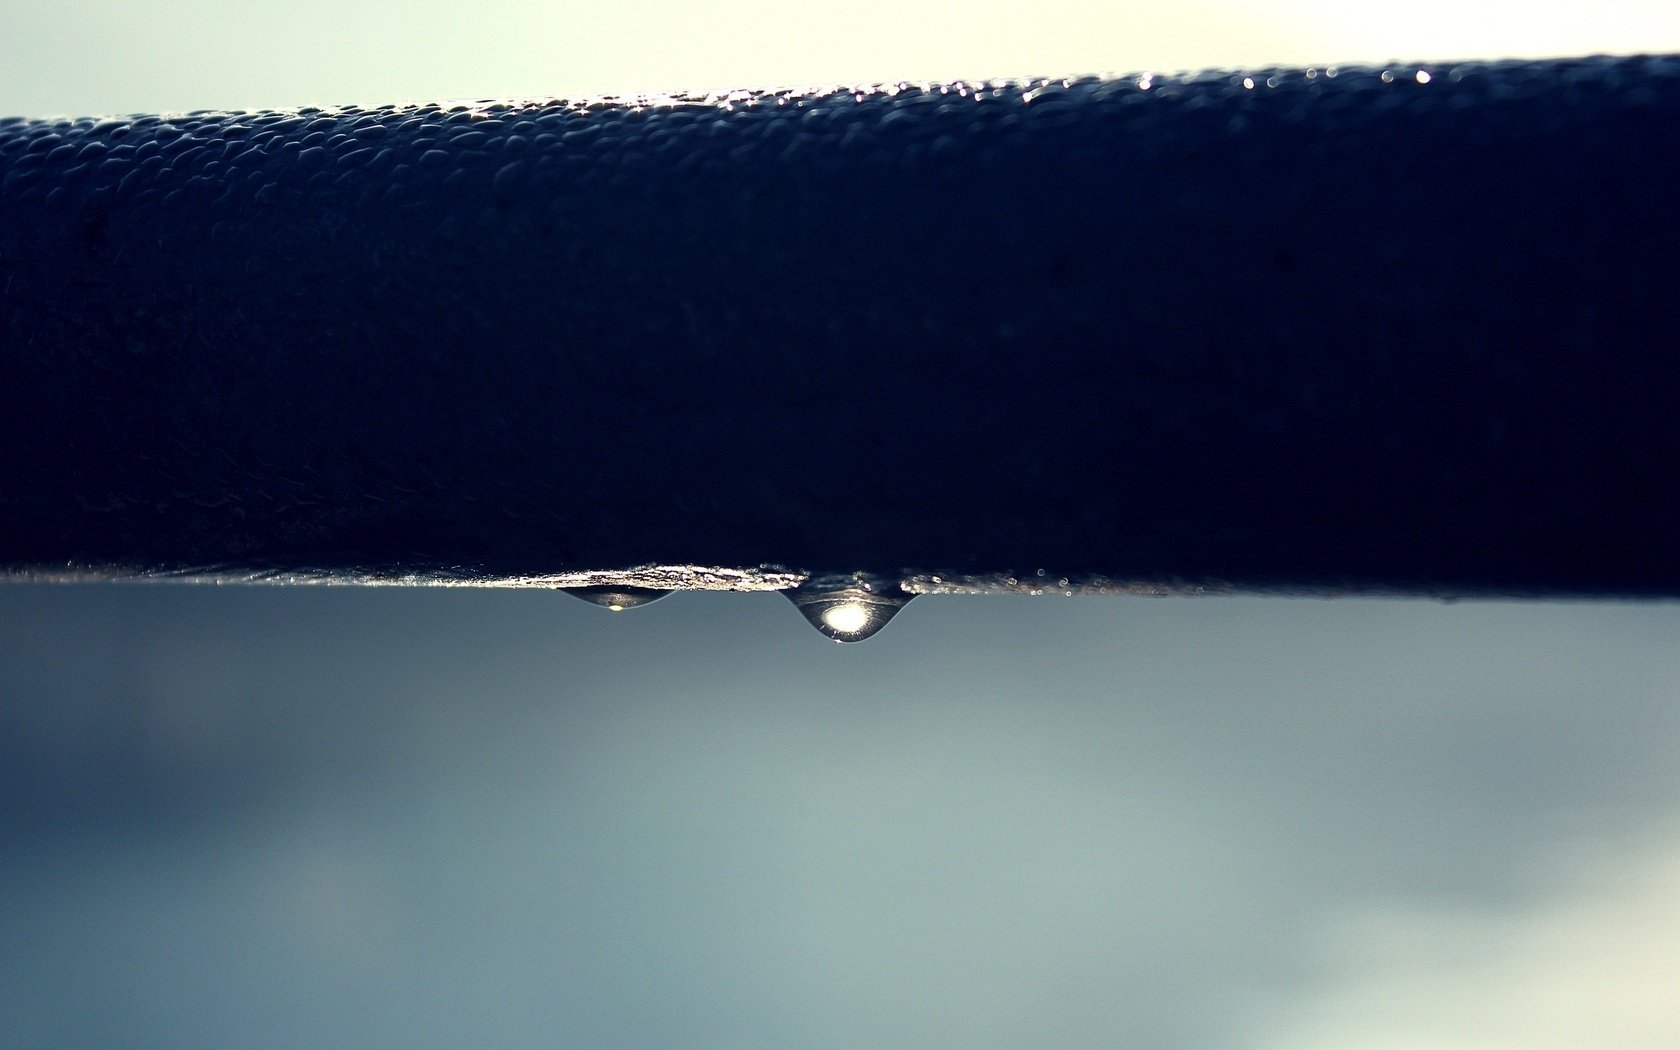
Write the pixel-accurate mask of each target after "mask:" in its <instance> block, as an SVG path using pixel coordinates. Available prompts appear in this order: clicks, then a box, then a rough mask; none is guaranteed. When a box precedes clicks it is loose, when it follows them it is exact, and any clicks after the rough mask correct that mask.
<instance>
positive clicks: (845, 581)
mask: <svg viewBox="0 0 1680 1050" xmlns="http://www.w3.org/2000/svg"><path fill="white" fill-rule="evenodd" d="M783 593H784V594H786V595H787V596H788V600H789V601H791V602H793V604H794V607H795V608H797V609H798V610H799V612H800V613H801V614H802V615H803V616H804V617H805V619H806V620H807V621H809V622H810V624H811V626H812V627H815V628H816V629H817V630H818V631H821V632H822V633H823V635H824V636H825V637H828V638H832V639H834V640H835V641H836V642H861V641H863V640H864V639H865V638H868V637H870V636H872V635H874V634H875V633H876V632H877V631H879V630H880V629H881V628H883V627H885V626H886V625H887V621H889V620H891V619H892V618H893V617H894V616H895V615H897V613H898V610H900V609H902V608H904V606H905V605H907V604H909V602H910V599H912V598H914V597H915V595H914V594H911V593H909V592H908V591H906V590H904V588H903V587H901V586H899V583H898V581H897V580H896V579H888V578H886V577H882V576H875V575H872V574H869V573H862V572H853V573H824V574H816V575H813V576H811V577H810V578H808V579H807V580H806V581H805V582H804V583H802V584H800V585H799V586H798V587H795V588H794V589H792V590H790V591H784V592H783Z"/></svg>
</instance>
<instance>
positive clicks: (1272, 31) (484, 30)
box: [0, 0, 1680, 116]
mask: <svg viewBox="0 0 1680 1050" xmlns="http://www.w3.org/2000/svg"><path fill="white" fill-rule="evenodd" d="M1665 50H1668V51H1673V50H1680V7H1677V6H1676V5H1675V4H1672V3H1668V2H1666V0H1601V2H1597V3H1592V4H1581V3H1569V4H1562V3H1548V2H1546V0H1536V2H1526V3H1525V2H1518V0H1503V2H1487V0H1481V2H1478V0H1412V2H1406V3H1348V2H1346V0H1280V2H1276V3H1265V4H1257V3H1238V2H1231V0H1226V2H1218V0H1175V2H1172V3H1163V2H1149V3H1135V2H1124V0H1073V2H1063V3H1057V4H1053V5H1048V6H1039V7H1035V6H1033V5H1030V4H1025V3H1020V2H1005V0H973V2H964V3H949V2H944V3H902V2H899V0H856V2H847V3H842V4H824V5H813V6H810V7H802V6H800V5H798V4H792V3H787V2H786V0H731V2H730V3H727V4H723V3H697V2H693V0H649V2H643V3H623V4H579V3H567V2H559V3H539V2H535V0H523V2H500V3H498V2H485V3H479V4H455V3H438V2H436V0H400V2H399V0H378V2H373V3H353V2H352V3H336V2H326V0H298V2H293V3H285V4H272V5H264V6H257V5H243V4H237V3H222V2H214V3H213V2H208V0H163V2H159V3H149V4H111V3H104V2H95V0H64V2H62V3H51V4H48V3H38V2H37V3H20V2H18V0H5V2H4V3H3V4H0V110H4V111H5V112H9V113H17V114H24V115H31V116H36V115H44V114H48V113H104V112H122V113H127V112H140V111H162V110H186V109H198V108H246V107H263V106H285V105H305V104H311V103H314V104H333V103H344V102H391V101H399V100H407V99H437V98H482V97H490V96H503V95H519V96H546V95H561V96H573V95H582V94H594V93H608V92H638V91H669V90H679V89H687V88H731V87H742V86H761V85H773V84H803V83H826V82H832V81H842V82H850V81H857V80H872V79H873V80H886V79H920V78H951V77H990V76H1003V75H1020V74H1040V75H1042V74H1046V73H1080V72H1101V71H1116V72H1126V71H1133V70H1142V69H1175V68H1199V67H1205V66H1222V65H1254V64H1262V63H1282V64H1300V65H1310V64H1315V63H1316V64H1326V63H1336V62H1341V63H1347V62H1355V61H1364V62H1384V61H1389V60H1414V59H1415V60H1423V59H1427V60H1431V61H1441V60H1447V59H1454V58H1489V57H1510V56H1518V55H1531V56H1532V55H1576V54H1590V53H1598V52H1606V53H1617V54H1627V53H1635V52H1643V51H1665Z"/></svg>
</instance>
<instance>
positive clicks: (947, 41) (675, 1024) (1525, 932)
mask: <svg viewBox="0 0 1680 1050" xmlns="http://www.w3.org/2000/svg"><path fill="white" fill-rule="evenodd" d="M1677 11H1680V9H1677V8H1676V7H1675V6H1674V5H1670V4H1656V3H1651V4H1640V3H1630V2H1625V0H1621V2H1617V0H1612V2H1603V3H1597V4H1593V5H1590V6H1570V7H1561V6H1558V7H1551V6H1546V5H1544V4H1532V3H1529V4H1517V3H1507V4H1490V3H1475V2H1472V0H1461V2H1453V3H1448V2H1439V0H1428V2H1422V3H1409V4H1380V5H1379V4H1348V3H1332V2H1330V0H1312V2H1290V3H1272V4H1267V5H1264V6H1255V5H1237V4H1214V3H1199V4H1196V3H1190V4H1163V3H1148V4H1124V3H1103V4H1099V3H1073V4H1065V3H1064V4H1060V5H1055V6H1053V7H1051V8H1046V9H1035V8H1032V7H1029V6H1026V5H1022V4H1002V3H989V2H982V3H971V4H964V5H961V6H957V5H948V6H939V5H919V6H918V5H905V4H898V3H888V2H874V0H870V2H863V3H856V4H849V5H843V6H841V5H822V6H819V7H811V8H802V7H799V6H796V5H789V4H785V3H778V4H769V3H763V2H761V0H747V2H744V3H732V4H729V5H715V6H701V5H692V4H676V3H650V4H643V5H636V6H630V5H617V6H599V7H581V6H573V5H567V4H553V5H538V4H513V3H508V4H496V3H484V4H479V5H475V6H470V7H469V6H458V5H441V4H432V3H429V2H426V0H418V2H405V3H402V4H396V3H382V4H369V5H360V6H357V5H354V4H333V5H328V4H322V3H298V4H290V5H275V6H273V7H271V8H264V9H256V8H253V9H249V10H242V9H240V8H238V7H230V6H228V5H225V4H208V3H203V4H200V3H189V2H183V0H169V2H164V3H158V4H151V5H144V6H141V5H123V6H119V5H108V4H93V3H88V2H70V3H58V4H55V5H52V6H51V7H48V6H46V5H42V4H36V5H27V6H25V5H20V4H16V3H13V2H11V0H0V112H6V113H23V114H37V115H38V114H46V113H63V112H71V113H94V112H135V111H146V110H172V109H174V110H183V109H195V108H211V107H223V108H231V107H244V106H267V105H285V104H305V103H334V102H346V101H391V100H399V99H409V98H450V97H485V96H493V95H504V94H505V95H549V94H553V95H576V94H587V93H595V92H613V91H638V90H669V89H681V88H685V87H699V88H705V87H728V86H740V85H753V84H767V83H800V82H824V81H832V80H843V81H844V80H859V79H897V78H905V79H915V78H922V77H930V78H931V77H948V76H993V75H1007V74H1022V73H1043V72H1063V71H1068V72H1072V71H1091V70H1102V69H1112V70H1131V69H1146V68H1154V69H1165V68H1174V67H1199V66H1207V65H1243V64H1260V63H1271V62H1278V63H1301V64H1310V63H1321V64H1322V63H1330V62H1344V63H1345V62H1351V61H1359V60H1367V61H1385V60H1389V59H1399V60H1429V61H1439V60H1447V59H1451V58H1455V57H1501V56H1519V55H1564V54H1582V53H1592V52H1620V53H1627V52H1638V51H1664V50H1668V51H1680V13H1677ZM1677 643H1680V606H1676V605H1675V604H1673V603H1663V604H1647V605H1626V604H1590V603H1569V604H1492V603H1460V604H1454V605H1442V604H1436V603H1430V602H1400V601H1365V600H1359V601H1353V600H1346V601H1338V602H1321V601H1302V600H1295V601H1290V600H1278V599H1248V598H1245V599H1200V600H1145V599H1118V598H1116V599H1095V598H1087V599H1039V600H1031V599H1005V598H992V599H959V598H950V599H936V598H925V599H921V600H919V601H917V602H915V603H913V604H912V605H911V606H910V607H909V608H907V609H906V610H905V612H904V613H903V614H902V615H901V616H900V617H899V619H898V621H897V622H895V623H894V624H893V625H892V626H891V627H889V628H888V629H887V630H886V631H885V632H884V633H883V634H882V635H881V636H880V637H878V638H876V639H873V640H871V641H869V642H867V643H864V644H861V645H857V646H850V647H845V648H841V647H837V646H835V645H833V644H831V643H828V642H825V641H824V640H822V639H821V638H820V637H819V636H817V635H816V633H815V632H813V631H811V630H810V629H809V628H808V627H807V626H805V625H804V623H803V622H802V621H801V620H800V619H799V617H798V616H797V614H796V613H795V612H794V610H793V608H792V607H791V606H790V605H789V604H788V603H787V602H786V601H785V600H784V599H782V598H780V597H778V596H775V595H763V594H760V595H677V596H674V597H672V598H670V599H668V600H666V601H664V602H661V603H659V604H657V605H654V606H651V607H649V608H647V609H643V610H636V611H633V612H629V613H625V614H623V615H621V616H612V615H610V614H607V613H605V612H602V611H600V610H597V609H593V608H590V607H588V606H585V605H584V604H583V603H581V602H576V601H573V600H571V599H569V598H566V597H564V596H561V595H551V594H537V593H497V592H461V591H447V592H445V591H398V590H348V589H333V590H324V589H299V588H294V589H278V588H276V589H244V588H209V587H188V586H176V587H168V586H108V587H89V586H74V587H71V586H66V587H48V586H21V585H18V586H6V587H0V1043H3V1044H6V1045H18V1046H30V1047H107V1046H126V1045H151V1046H166V1047H217V1048H224V1047H243V1046H275V1047H282V1046H285V1047H292V1046H311V1047H404V1048H408V1047H419V1046H465V1045H482V1046H586V1047H673V1048H676V1047H683V1048H690V1047H760V1046H762V1047H835V1048H849V1047H886V1048H892V1047H944V1046H974V1047H986V1046H995V1047H1020V1046H1033V1047H1094V1046H1140V1047H1151V1048H1174V1047H1185V1048H1198V1050H1200V1048H1227V1047H1228V1048H1233V1050H1318V1048H1324V1050H1333V1048H1334V1050H1340V1048H1346V1047H1360V1048H1362V1050H1373V1048H1374V1050H1388V1048H1396V1050H1397V1048H1412V1047H1418V1048H1424V1047H1429V1048H1437V1047H1477V1048H1484V1050H1504V1048H1511V1050H1548V1048H1559V1050H1562V1048H1570V1050H1574V1048H1579V1047H1583V1046H1592V1047H1594V1048H1602V1050H1611V1048H1647V1047H1650V1048H1657V1047H1664V1048H1671V1047H1674V1046H1677V1045H1680V948H1677V946H1680V892H1677V887H1680V762H1677V761H1676V759H1675V756H1676V755H1680V703H1677V698H1680V644H1677Z"/></svg>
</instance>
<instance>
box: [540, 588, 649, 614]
mask: <svg viewBox="0 0 1680 1050" xmlns="http://www.w3.org/2000/svg"><path fill="white" fill-rule="evenodd" d="M560 589H561V590H562V591H565V592H566V593H567V594H569V595H571V596H572V597H574V598H582V599H583V600H584V601H586V602H588V603H589V604H590V605H599V606H600V607H601V608H603V609H611V610H612V611H613V612H623V611H624V610H626V609H634V608H636V607H637V606H638V605H646V604H648V603H649V602H656V601H658V600H659V599H661V598H663V597H665V596H666V595H667V594H670V593H671V592H670V591H662V590H659V589H658V588H655V587H623V586H619V585H618V584H612V583H608V584H601V585H599V586H594V587H562V588H560Z"/></svg>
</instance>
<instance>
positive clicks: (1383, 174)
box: [0, 57, 1680, 594]
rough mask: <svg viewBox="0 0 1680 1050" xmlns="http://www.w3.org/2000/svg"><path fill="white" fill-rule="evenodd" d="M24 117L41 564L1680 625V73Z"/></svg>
mask: <svg viewBox="0 0 1680 1050" xmlns="http://www.w3.org/2000/svg"><path fill="white" fill-rule="evenodd" d="M1418 68H1419V67H1415V66H1413V67H1403V68H1401V67H1396V68H1395V69H1392V70H1378V69H1344V70H1339V71H1336V73H1335V75H1333V76H1332V75H1331V74H1330V72H1329V71H1322V70H1314V71H1299V70H1296V71H1291V70H1263V71H1254V72H1247V73H1243V72H1236V73H1227V72H1218V73H1204V74H1198V75H1196V76H1194V77H1176V78H1155V79H1152V80H1148V79H1143V78H1133V79H1120V80H1097V79H1083V80H1070V81H1033V82H1025V83H1011V84H951V85H932V86H925V85H924V86H915V85H885V86H879V87H876V88H870V89H857V90H843V89H832V90H829V89H825V90H816V91H786V92H773V93H750V92H739V93H735V94H730V95H726V96H711V97H706V98H672V99H657V100H656V99H643V100H625V99H621V100H596V101H592V102H578V103H567V102H561V101H547V102H531V103H514V102H501V103H482V104H471V105H453V106H401V107H398V106H392V107H383V108H379V109H371V110H362V109H327V110H322V109H303V110H298V111H292V112H267V113H200V114H193V115H189V116H180V117H139V118H131V119H117V120H101V121H94V120H75V121H59V122H49V121H19V120H12V121H4V122H0V377H3V389H4V397H5V410H4V412H3V413H0V570H5V571H9V572H11V573H14V574H18V573H26V572H30V571H40V570H45V571H48V572H64V571H69V570H91V571H93V572H95V573H107V572H125V571H133V570H157V571H174V570H183V569H192V568H203V567H215V570H216V571H219V572H239V571H245V570H252V571H259V570H279V572H280V573H281V574H282V575H283V574H287V573H290V574H293V576H294V577H301V576H308V575H315V576H320V575H326V576H328V577H334V576H337V577H342V578H355V577H354V576H351V575H346V574H351V573H354V572H362V573H372V574H374V575H375V576H378V575H381V574H383V575H386V576H391V575H399V576H400V575H407V576H410V577H413V578H426V577H438V576H442V577H447V578H452V579H468V580H473V579H483V580H489V579H496V578H525V577H531V576H538V575H544V574H556V573H567V572H571V573H580V572H581V573H585V574H587V573H588V572H589V571H590V570H601V569H613V568H620V567H625V566H635V565H642V564H647V563H665V564H670V565H677V566H683V565H698V566H723V567H737V568H747V569H751V568H753V567H755V566H759V565H763V564H774V565H781V566H787V567H789V568H791V569H794V570H799V571H804V570H822V571H851V570H857V569H870V570H878V571H882V572H887V573H899V574H918V573H919V574H937V573H946V574H952V575H957V574H968V576H969V577H971V578H976V579H984V578H998V579H1001V578H1003V576H1004V575H1005V574H1009V573H1012V572H1021V571H1024V572H1028V573H1030V572H1031V571H1032V570H1033V568H1035V567H1049V570H1050V574H1051V576H1052V577H1055V576H1058V575H1067V574H1074V575H1077V576H1081V577H1092V578H1095V577H1102V578H1108V579H1112V580H1118V581H1132V582H1144V583H1147V582H1151V581H1154V582H1163V583H1184V584H1192V585H1193V584H1198V583H1207V584H1228V585H1234V586H1238V587H1280V586H1281V587H1293V586H1300V587H1313V588H1332V589H1344V588H1345V589H1370V588H1387V589H1398V590H1403V591H1414V592H1423V593H1448V592H1451V593H1464V592H1486V591H1513V592H1535V593H1601V594H1607V593H1626V594H1677V593H1680V553H1677V550H1676V544H1675V537H1676V536H1677V535H1680V487H1677V482H1676V477H1677V474H1676V465H1677V463H1680V456H1677V453H1680V411H1677V401H1676V394H1677V393H1680V359H1677V357H1676V338H1675V333H1676V331H1677V330H1680V326H1677V322H1680V292H1677V289H1676V282H1675V273H1676V263H1675V244H1676V234H1677V232H1680V194H1677V193H1676V190H1675V187H1676V186H1680V58H1676V57H1651V58H1634V59H1617V60H1607V59H1584V60H1578V61H1566V62H1546V63H1534V64H1521V63H1494V64H1483V65H1461V66H1455V67H1435V66H1424V67H1422V68H1423V69H1425V70H1426V71H1427V72H1426V73H1425V74H1424V75H1421V76H1420V75H1418V73H1417V69H1418Z"/></svg>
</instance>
